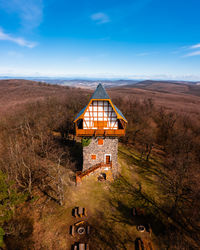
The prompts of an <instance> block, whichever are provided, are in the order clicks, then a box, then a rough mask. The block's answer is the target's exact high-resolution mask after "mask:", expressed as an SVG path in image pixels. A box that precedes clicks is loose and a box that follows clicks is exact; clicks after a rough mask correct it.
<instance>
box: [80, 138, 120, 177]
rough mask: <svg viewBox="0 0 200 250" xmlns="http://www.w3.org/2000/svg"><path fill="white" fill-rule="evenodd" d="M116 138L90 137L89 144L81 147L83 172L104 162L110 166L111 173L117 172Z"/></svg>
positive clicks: (115, 173) (114, 174)
mask: <svg viewBox="0 0 200 250" xmlns="http://www.w3.org/2000/svg"><path fill="white" fill-rule="evenodd" d="M117 154H118V138H116V137H105V138H104V137H92V138H91V139H90V144H89V145H88V146H85V147H83V170H82V171H83V172H84V171H86V170H88V169H89V168H91V167H93V166H95V165H97V164H100V163H104V164H106V165H108V166H109V164H110V165H111V166H112V168H111V169H112V174H113V177H115V176H116V175H117V174H118V162H117Z"/></svg>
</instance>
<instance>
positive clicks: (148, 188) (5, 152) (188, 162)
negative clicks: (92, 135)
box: [0, 80, 200, 249]
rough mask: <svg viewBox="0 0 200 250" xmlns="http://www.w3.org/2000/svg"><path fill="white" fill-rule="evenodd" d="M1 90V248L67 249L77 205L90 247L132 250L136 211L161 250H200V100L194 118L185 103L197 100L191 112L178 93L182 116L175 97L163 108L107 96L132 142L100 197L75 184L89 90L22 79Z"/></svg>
mask: <svg viewBox="0 0 200 250" xmlns="http://www.w3.org/2000/svg"><path fill="white" fill-rule="evenodd" d="M0 89H1V90H2V89H4V92H3V91H2V92H1V93H0V104H1V107H0V112H1V116H0V187H1V191H2V192H1V195H0V209H1V219H0V245H1V246H2V247H3V249H68V248H69V247H70V244H71V239H70V238H68V237H67V235H68V230H66V227H67V226H68V225H70V219H68V218H67V215H70V211H71V209H72V208H73V206H74V205H76V204H75V201H76V202H77V201H79V202H80V203H81V202H82V203H83V204H84V205H85V204H87V206H88V208H89V211H90V218H89V220H90V224H91V228H93V231H92V237H91V238H90V239H89V240H90V243H91V249H101V248H103V249H131V246H133V244H134V243H133V241H132V236H131V235H129V232H131V231H129V226H130V225H132V218H131V213H130V211H131V208H133V207H139V208H141V209H143V210H144V212H145V214H146V216H147V218H148V220H149V221H150V223H151V227H152V231H153V239H154V244H155V245H156V248H155V249H198V248H199V246H200V240H199V239H200V221H199V208H200V185H199V178H200V169H199V166H200V123H199V121H200V113H199V107H198V105H196V104H197V103H198V102H199V100H198V98H199V97H196V96H195V98H197V99H195V102H196V104H195V105H193V106H192V112H188V109H187V101H188V102H191V103H192V102H193V101H194V99H192V98H193V97H191V96H190V95H189V96H187V98H186V99H185V100H187V101H186V102H185V107H186V108H185V109H184V106H182V105H183V103H184V102H182V96H180V99H179V98H177V106H178V105H179V100H180V102H181V110H180V109H179V108H174V110H173V105H171V104H170V98H168V96H167V95H168V94H166V99H167V101H166V103H167V104H166V106H165V105H162V104H163V103H164V101H163V103H160V102H159V103H158V102H157V100H154V99H153V98H152V93H150V96H148V93H147V92H145V95H143V94H142V93H143V92H139V90H136V94H133V95H130V91H129V90H127V91H126V88H124V89H123V88H122V89H121V90H119V89H113V90H112V89H111V90H109V91H108V93H109V94H110V96H111V97H112V99H113V102H114V103H115V104H116V105H117V107H118V108H119V109H120V110H121V111H122V112H123V114H124V115H125V117H126V118H127V120H128V126H127V132H126V136H125V137H122V138H121V139H120V148H119V162H120V164H121V168H122V173H121V176H120V177H119V178H118V179H117V180H116V181H114V182H113V183H108V184H106V189H105V187H104V186H103V185H102V184H97V186H96V187H95V188H94V190H93V187H94V186H90V185H91V184H90V183H89V184H87V183H86V184H83V186H82V187H81V186H80V187H75V172H76V171H77V170H80V169H81V164H82V156H81V152H82V145H81V143H80V140H78V139H76V138H75V136H74V125H73V119H74V117H75V115H76V114H77V113H78V112H79V111H80V110H81V108H82V107H84V106H85V105H86V104H87V103H88V100H89V98H90V91H88V90H81V89H76V88H69V87H61V86H54V85H50V86H49V85H47V84H44V83H42V84H41V83H32V82H31V83H29V82H23V84H22V85H20V80H18V81H17V82H6V81H4V82H1V81H0ZM132 91H133V92H134V89H133V90H132ZM154 91H155V90H154ZM163 95H164V93H163ZM177 95H178V94H177ZM173 102H174V100H173ZM169 106H170V107H171V108H170V109H169ZM84 188H85V191H86V190H87V192H85V193H84ZM77 190H78V192H77ZM93 192H96V193H95V198H94V197H93V195H94V194H93ZM87 194H88V197H86V198H85V199H87V202H86V201H84V200H83V196H87ZM89 194H90V195H89ZM111 194H112V196H111ZM98 199H99V201H102V199H103V202H104V204H105V207H106V208H107V210H106V211H105V210H104V209H103V208H102V206H101V205H99V206H97V204H98V201H97V200H98ZM84 202H85V203H84ZM95 203H97V204H95ZM64 221H66V225H67V226H66V225H65V224H64ZM102 221H103V223H102ZM113 221H114V222H113ZM113 223H114V224H113ZM121 227H122V229H121ZM121 230H122V231H121ZM123 230H124V231H123ZM111 231H112V234H111ZM122 232H123V233H122ZM2 238H3V239H4V240H3V239H2ZM131 244H132V245H131Z"/></svg>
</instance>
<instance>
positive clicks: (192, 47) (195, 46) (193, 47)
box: [190, 43, 200, 49]
mask: <svg viewBox="0 0 200 250" xmlns="http://www.w3.org/2000/svg"><path fill="white" fill-rule="evenodd" d="M198 48H200V43H197V44H194V45H192V46H190V49H198Z"/></svg>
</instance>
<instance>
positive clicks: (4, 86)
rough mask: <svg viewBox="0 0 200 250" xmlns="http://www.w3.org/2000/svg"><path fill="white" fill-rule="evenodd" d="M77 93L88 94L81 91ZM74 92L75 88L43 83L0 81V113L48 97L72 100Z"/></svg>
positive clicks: (16, 80)
mask: <svg viewBox="0 0 200 250" xmlns="http://www.w3.org/2000/svg"><path fill="white" fill-rule="evenodd" d="M78 91H79V92H83V93H90V92H88V91H86V90H82V89H80V90H78ZM75 92H77V89H75V88H70V87H68V86H59V85H53V84H47V83H44V82H36V81H29V80H23V79H9V80H0V113H2V112H6V113H7V112H12V111H15V109H16V108H18V107H21V106H22V104H25V103H30V102H36V101H41V100H43V99H44V98H48V97H56V98H62V97H65V96H66V95H69V96H71V98H73V93H75Z"/></svg>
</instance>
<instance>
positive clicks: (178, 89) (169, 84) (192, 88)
mask: <svg viewBox="0 0 200 250" xmlns="http://www.w3.org/2000/svg"><path fill="white" fill-rule="evenodd" d="M125 87H126V88H130V87H132V88H139V89H145V90H150V91H156V92H162V93H176V94H177V93H182V94H191V95H196V96H200V86H199V85H198V84H197V82H186V81H153V80H146V81H141V82H138V83H136V84H131V85H126V86H125Z"/></svg>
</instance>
